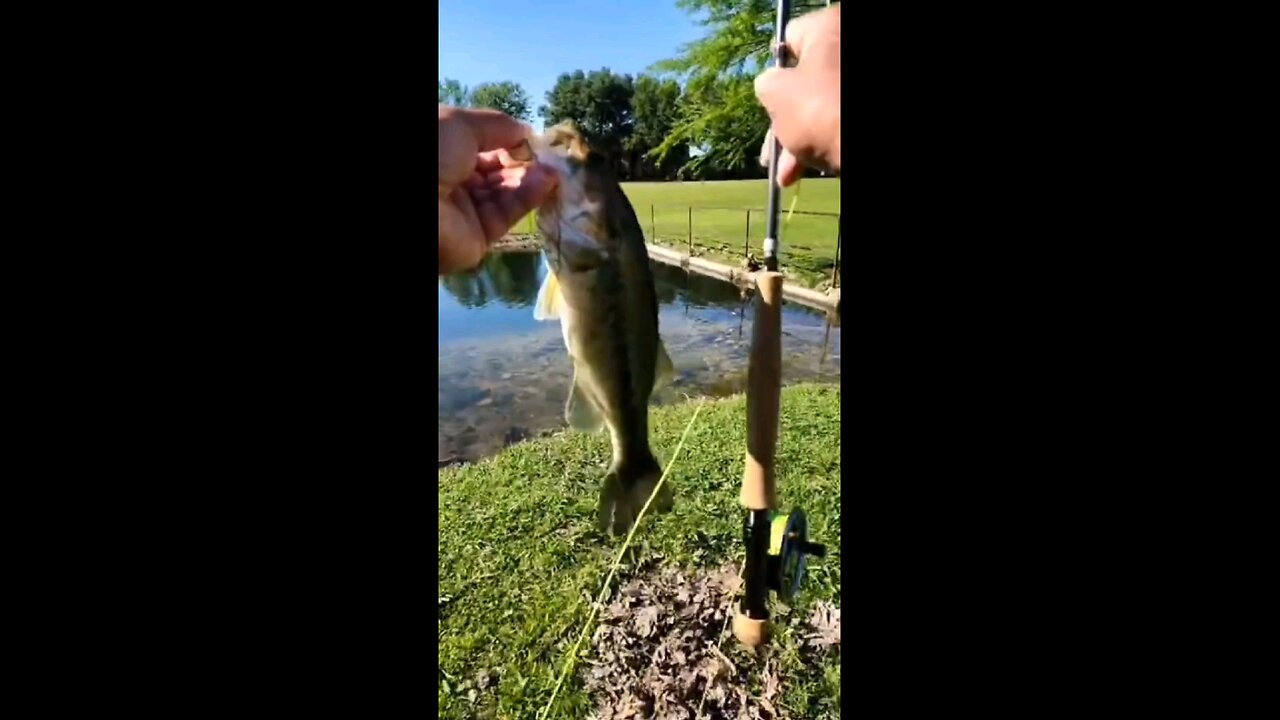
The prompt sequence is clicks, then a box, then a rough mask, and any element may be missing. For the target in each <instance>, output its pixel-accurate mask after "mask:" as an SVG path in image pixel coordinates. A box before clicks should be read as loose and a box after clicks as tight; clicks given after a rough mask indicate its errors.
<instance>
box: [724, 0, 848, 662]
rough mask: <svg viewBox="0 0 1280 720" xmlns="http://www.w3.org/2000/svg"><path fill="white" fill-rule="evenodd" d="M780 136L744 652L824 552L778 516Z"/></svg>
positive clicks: (758, 339) (737, 622)
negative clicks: (773, 601)
mask: <svg viewBox="0 0 1280 720" xmlns="http://www.w3.org/2000/svg"><path fill="white" fill-rule="evenodd" d="M790 13H791V2H790V0H779V2H778V19H777V38H776V40H777V42H776V45H775V47H774V64H775V66H777V67H785V66H786V59H787V48H786V45H785V44H784V41H785V39H786V28H787V17H788V16H789V15H790ZM781 150H782V146H781V145H780V144H779V143H778V140H777V138H776V137H775V138H774V139H773V144H772V145H771V146H770V148H769V205H768V209H767V227H766V232H765V239H764V268H765V269H764V270H762V271H760V272H757V273H756V274H755V282H756V288H757V293H756V306H755V317H754V319H753V320H752V323H751V354H750V356H749V358H748V360H747V463H746V470H745V472H744V473H743V476H742V494H741V495H740V496H739V501H740V502H741V503H742V505H743V507H745V508H746V510H747V513H746V518H745V520H744V521H743V532H742V539H743V542H744V543H745V544H746V548H747V560H746V565H745V567H744V570H743V580H744V584H745V586H746V595H745V597H743V599H742V604H741V606H740V608H739V611H738V613H737V614H736V615H735V616H734V618H733V634H734V635H735V636H736V637H737V638H738V641H739V642H741V643H742V644H743V645H746V646H748V647H757V646H759V645H761V644H762V643H764V642H766V641H767V640H768V639H769V637H770V634H771V628H770V626H769V608H768V599H769V590H773V591H774V592H776V593H777V594H778V596H779V597H780V598H782V599H784V600H786V599H790V598H791V597H793V596H794V595H795V593H796V592H797V591H798V590H799V589H800V581H801V580H802V579H803V577H804V567H805V560H806V556H808V555H815V556H817V557H822V556H823V555H825V554H826V548H824V547H823V546H822V545H817V544H814V543H810V542H809V526H808V522H807V521H806V519H805V515H804V511H802V510H800V509H798V508H797V509H794V510H792V511H791V512H790V513H779V512H777V511H776V510H775V508H776V505H777V501H778V498H777V494H776V492H775V490H774V454H775V449H776V447H777V441H778V410H779V404H780V400H781V396H782V273H780V272H778V214H779V212H778V211H779V207H780V203H781V197H780V191H779V189H778V155H779V153H780V152H781Z"/></svg>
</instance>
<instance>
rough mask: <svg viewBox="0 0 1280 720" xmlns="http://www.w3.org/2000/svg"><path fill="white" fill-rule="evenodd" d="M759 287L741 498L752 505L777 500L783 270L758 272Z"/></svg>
mask: <svg viewBox="0 0 1280 720" xmlns="http://www.w3.org/2000/svg"><path fill="white" fill-rule="evenodd" d="M755 277H756V288H757V289H758V290H759V296H758V298H757V305H756V310H755V319H754V320H753V321H752V327H751V356H750V364H749V365H748V366H747V367H748V370H747V464H746V470H745V472H744V473H743V476H742V495H741V496H740V498H739V500H740V501H741V502H742V505H743V506H744V507H746V508H747V509H748V510H770V509H772V508H774V507H775V506H776V504H777V495H776V493H775V491H774V474H773V461H774V452H775V449H776V446H777V442H778V403H779V397H780V393H781V385H782V273H778V272H758V273H756V276H755Z"/></svg>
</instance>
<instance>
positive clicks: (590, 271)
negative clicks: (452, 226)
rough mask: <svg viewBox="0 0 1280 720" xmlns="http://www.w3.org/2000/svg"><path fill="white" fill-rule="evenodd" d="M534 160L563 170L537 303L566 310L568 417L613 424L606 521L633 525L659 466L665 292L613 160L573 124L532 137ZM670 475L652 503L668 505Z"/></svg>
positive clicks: (668, 372)
mask: <svg viewBox="0 0 1280 720" xmlns="http://www.w3.org/2000/svg"><path fill="white" fill-rule="evenodd" d="M530 147H531V148H532V151H533V155H534V156H535V157H536V159H537V161H538V162H540V163H542V164H544V165H547V166H549V167H551V168H552V169H554V170H555V171H556V172H557V173H558V174H559V175H560V182H559V183H558V184H557V186H556V190H555V191H554V193H553V194H552V195H551V196H550V197H549V198H548V199H547V200H546V201H545V202H544V203H543V205H542V207H540V208H539V209H538V231H539V234H540V235H541V236H542V241H543V242H542V244H543V251H544V253H545V254H546V257H547V264H548V267H549V270H550V271H549V272H548V273H547V277H546V280H545V281H544V283H543V285H542V288H541V290H540V291H539V293H538V302H537V305H536V307H535V309H534V317H535V318H537V319H539V320H555V319H557V318H558V319H559V320H560V327H561V330H562V332H563V334H564V344H565V347H566V348H567V349H568V351H569V358H570V360H571V361H572V362H573V385H572V387H571V388H570V390H569V399H568V402H567V403H566V404H565V419H566V420H567V421H568V423H569V425H570V426H571V427H573V428H575V429H577V430H581V431H586V432H598V431H600V430H601V429H607V430H608V432H609V437H610V440H611V441H612V444H613V461H612V463H611V464H610V466H609V469H608V471H607V472H606V474H605V477H604V485H603V487H602V488H601V491H600V503H599V506H598V521H599V525H600V528H601V531H602V532H603V531H606V530H611V531H612V532H613V533H614V534H615V535H620V534H622V533H625V532H627V531H628V530H629V529H630V528H631V526H632V524H634V522H635V520H636V516H637V515H638V514H639V512H640V509H641V508H643V507H644V504H645V502H647V501H648V499H649V495H650V494H651V493H652V492H653V488H654V485H655V484H656V483H657V481H658V479H659V478H660V477H661V475H662V467H661V466H660V465H659V463H658V460H657V458H655V457H654V455H653V451H652V450H651V449H650V446H649V399H650V396H651V395H652V394H653V391H654V390H655V389H656V388H657V387H658V386H660V385H661V384H662V383H665V382H667V381H668V380H670V378H671V376H672V365H671V359H670V357H668V355H667V351H666V349H665V348H664V347H663V345H662V339H661V337H660V336H659V334H658V300H657V296H656V294H655V292H654V289H653V273H652V271H651V270H650V268H649V254H648V251H647V250H646V249H645V242H644V233H643V231H642V230H641V228H640V223H639V221H638V220H636V214H635V210H633V209H632V207H631V203H630V202H628V201H627V197H626V195H624V194H623V192H622V188H621V186H619V185H618V181H617V180H616V179H615V178H614V176H613V173H612V171H611V170H610V169H609V163H608V161H607V159H606V158H605V157H604V156H602V155H600V154H599V153H597V152H594V151H592V150H591V149H590V148H589V147H588V146H587V143H586V142H585V141H584V140H583V138H582V136H581V135H580V134H579V133H578V131H577V130H576V129H575V128H574V127H573V126H572V125H568V124H563V125H558V126H555V127H553V128H551V129H549V130H548V131H547V132H546V133H544V134H543V135H542V136H541V137H537V138H535V139H533V140H532V141H531V142H530ZM671 504H672V492H671V490H670V486H669V485H668V484H666V483H664V485H663V490H662V492H661V493H660V494H659V496H658V497H657V498H655V499H654V505H653V507H654V508H655V509H657V510H658V512H666V511H668V510H670V509H671Z"/></svg>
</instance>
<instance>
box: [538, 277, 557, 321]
mask: <svg viewBox="0 0 1280 720" xmlns="http://www.w3.org/2000/svg"><path fill="white" fill-rule="evenodd" d="M563 301H564V299H563V298H562V297H561V296H560V279H559V278H558V277H556V274H555V272H553V271H552V270H550V269H548V270H547V276H546V277H545V278H543V279H542V287H541V288H539V289H538V301H537V302H536V303H534V306H533V319H534V320H539V321H545V320H558V319H559V318H560V305H561V303H562V302H563Z"/></svg>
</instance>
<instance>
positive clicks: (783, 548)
mask: <svg viewBox="0 0 1280 720" xmlns="http://www.w3.org/2000/svg"><path fill="white" fill-rule="evenodd" d="M826 554H827V548H826V546H825V545H820V544H818V543H811V542H809V521H808V519H807V518H806V517H805V514H804V511H803V510H800V509H799V508H797V509H795V510H792V511H791V512H789V513H786V514H783V513H774V515H773V518H772V519H771V520H770V522H769V556H768V558H767V559H766V561H765V581H766V582H767V584H768V586H769V589H770V590H773V591H774V592H775V593H777V594H778V597H779V598H781V599H782V600H790V599H791V598H793V597H795V596H796V595H797V594H798V593H799V592H800V583H801V581H803V580H804V571H805V567H806V566H807V565H808V561H809V556H810V555H812V556H814V557H825V556H826Z"/></svg>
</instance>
